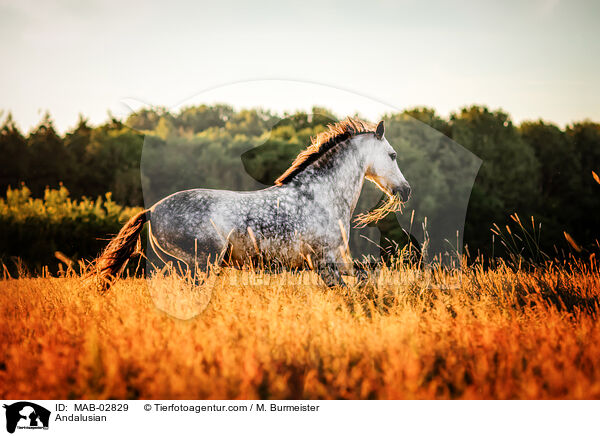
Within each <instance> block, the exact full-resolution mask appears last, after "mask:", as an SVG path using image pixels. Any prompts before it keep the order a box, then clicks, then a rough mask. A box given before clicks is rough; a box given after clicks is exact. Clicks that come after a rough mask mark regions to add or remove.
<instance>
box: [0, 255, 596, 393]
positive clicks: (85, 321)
mask: <svg viewBox="0 0 600 436" xmlns="http://www.w3.org/2000/svg"><path fill="white" fill-rule="evenodd" d="M307 277H308V278H309V279H308V280H307ZM311 277H313V276H312V273H311V272H304V273H301V274H291V273H284V274H280V275H268V276H267V275H264V274H263V275H261V274H258V275H256V274H254V273H252V272H248V271H245V272H243V271H242V272H240V271H229V270H225V271H224V272H223V273H222V274H221V275H220V276H219V277H218V279H215V282H214V290H213V293H212V299H211V301H210V303H209V304H208V307H207V308H206V310H205V311H204V312H203V313H202V314H201V315H199V316H197V317H195V318H193V319H190V320H187V321H182V320H179V319H176V318H174V317H172V316H170V315H168V314H166V313H164V312H162V311H160V310H158V309H157V308H156V305H155V302H154V301H153V300H152V298H151V294H150V291H149V290H148V287H147V286H146V281H145V280H142V279H131V278H129V279H123V280H119V281H117V283H116V284H115V286H114V287H113V288H112V289H111V290H110V292H109V293H107V294H105V295H101V294H99V293H97V292H95V291H93V290H92V289H91V288H90V287H87V286H86V285H84V284H83V283H82V281H81V280H80V278H79V277H77V276H71V277H65V278H21V279H12V280H3V281H0V313H1V319H0V325H1V328H0V342H1V344H2V346H1V348H0V397H3V398H40V399H43V398H71V399H75V398H85V399H91V398H99V399H107V398H115V399H124V398H173V399H174V398H187V399H203V398H217V399H222V398H246V399H247V398H263V399H276V398H310V399H319V398H399V399H403V398H406V399H421V398H465V399H466V398H472V399H476V398H479V399H481V398H499V399H508V398H600V325H599V323H598V310H599V301H600V277H599V274H598V270H597V269H596V267H595V264H594V263H590V264H583V263H573V264H571V265H570V266H569V265H567V266H560V267H558V266H548V265H547V266H546V267H545V268H543V269H536V270H533V271H527V272H525V271H515V270H514V269H513V268H508V267H506V266H503V265H500V266H497V267H496V268H495V269H493V270H488V271H484V270H483V269H482V268H478V267H474V268H471V269H467V270H465V271H464V272H463V275H462V281H461V282H457V281H456V279H455V278H452V277H447V276H445V275H444V273H443V272H440V271H438V272H437V274H430V275H428V274H424V273H423V271H418V270H415V269H410V268H407V267H402V266H401V265H400V266H397V267H395V268H394V269H392V270H389V269H384V270H383V271H382V272H381V274H380V276H379V282H378V284H377V286H371V287H369V288H367V289H366V290H364V291H362V292H360V293H359V292H357V291H356V290H355V289H354V288H352V287H351V289H350V292H348V293H346V292H344V291H341V290H327V289H324V288H323V287H321V286H320V285H319V284H318V283H317V282H316V281H315V280H312V279H311ZM164 280H167V279H164ZM170 280H173V279H170ZM444 281H446V282H447V283H445V285H444V286H440V285H439V284H440V283H441V282H444ZM311 283H312V284H311ZM448 285H449V286H448ZM456 285H458V286H456ZM166 287H167V288H169V289H174V288H173V287H172V286H171V285H169V284H167V286H166ZM182 301H185V299H184V300H182ZM183 305H185V303H183Z"/></svg>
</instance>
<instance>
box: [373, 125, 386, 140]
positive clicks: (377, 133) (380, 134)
mask: <svg viewBox="0 0 600 436" xmlns="http://www.w3.org/2000/svg"><path fill="white" fill-rule="evenodd" d="M384 133H385V128H384V127H383V121H380V122H379V124H377V129H375V136H377V139H381V138H383V134H384Z"/></svg>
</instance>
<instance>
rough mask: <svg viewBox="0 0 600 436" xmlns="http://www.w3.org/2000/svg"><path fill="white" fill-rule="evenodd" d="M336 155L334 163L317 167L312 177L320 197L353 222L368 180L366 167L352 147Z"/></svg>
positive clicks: (318, 197) (346, 219) (317, 194)
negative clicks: (359, 199) (352, 219)
mask: <svg viewBox="0 0 600 436" xmlns="http://www.w3.org/2000/svg"><path fill="white" fill-rule="evenodd" d="M339 153H340V155H339V156H334V157H333V159H336V162H334V163H333V165H331V166H330V165H324V166H323V167H321V168H315V169H314V170H313V171H312V174H311V177H310V178H311V180H310V181H307V182H308V183H309V184H310V186H311V188H312V189H314V192H315V194H316V200H317V201H322V202H325V203H326V204H327V206H328V207H329V208H330V209H332V210H334V211H335V212H336V215H338V216H339V219H341V220H343V221H349V220H350V218H351V217H352V214H353V213H354V209H355V207H356V204H357V202H358V198H359V197H360V192H361V190H362V186H363V183H364V179H365V168H364V165H363V162H362V158H361V156H360V155H359V154H358V153H357V151H356V149H355V148H354V147H352V146H350V147H348V148H346V149H344V150H343V151H340V152H339Z"/></svg>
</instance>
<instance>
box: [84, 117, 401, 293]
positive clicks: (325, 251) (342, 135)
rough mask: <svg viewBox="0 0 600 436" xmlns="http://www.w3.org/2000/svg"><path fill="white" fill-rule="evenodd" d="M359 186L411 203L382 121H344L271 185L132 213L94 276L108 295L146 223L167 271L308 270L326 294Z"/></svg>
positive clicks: (200, 193)
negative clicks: (271, 266) (173, 267)
mask: <svg viewBox="0 0 600 436" xmlns="http://www.w3.org/2000/svg"><path fill="white" fill-rule="evenodd" d="M365 178H366V179H368V180H370V181H372V182H374V183H375V184H376V185H377V186H378V187H379V188H380V189H381V190H382V191H384V192H385V193H386V194H388V196H390V197H394V198H397V199H398V200H399V201H402V202H403V201H406V200H407V199H408V197H409V195H410V186H409V184H408V182H407V181H406V179H405V178H404V176H403V175H402V172H401V171H400V169H399V168H398V163H397V161H396V153H395V152H394V149H393V148H392V147H391V146H390V144H389V143H388V141H387V140H386V139H385V137H384V125H383V121H382V122H380V123H379V124H378V125H377V126H375V125H372V124H370V123H367V122H364V121H361V120H359V119H356V118H346V119H345V120H343V121H341V122H338V123H335V124H333V125H330V126H328V130H326V131H325V132H322V133H320V134H319V135H317V136H316V138H314V139H313V140H312V144H311V145H310V146H309V147H308V148H307V149H306V150H304V151H303V152H301V153H300V154H299V155H298V156H297V158H296V160H295V161H294V162H293V163H292V165H291V167H290V168H289V169H288V170H287V171H286V172H285V173H284V174H283V175H282V176H281V177H279V179H277V181H276V182H275V186H272V187H269V188H266V189H262V190H258V191H247V192H239V191H224V190H212V189H190V190H186V191H181V192H176V193H174V194H172V195H170V196H168V197H166V198H164V199H162V200H160V201H159V202H157V203H156V204H154V205H153V206H152V207H151V208H149V209H147V210H145V211H143V212H141V213H139V214H137V215H136V216H134V217H133V218H131V220H130V221H129V222H128V223H127V224H126V225H125V226H124V227H123V228H122V229H121V231H120V232H119V234H118V235H117V236H116V237H115V238H114V239H113V240H112V241H111V242H110V243H109V245H108V246H107V247H106V249H105V250H104V252H103V253H102V255H101V256H100V257H99V258H98V259H97V261H96V264H95V265H96V272H97V273H99V274H100V276H101V277H104V278H105V279H106V280H105V282H106V283H109V284H108V285H107V286H110V280H111V279H112V278H114V277H115V276H116V275H118V274H119V273H120V272H121V270H122V269H123V268H124V265H125V264H126V263H127V260H128V259H129V257H130V256H131V255H132V254H133V252H134V249H135V246H136V244H137V241H138V238H139V235H140V232H141V230H142V228H143V226H144V223H145V222H146V221H150V227H149V240H150V244H151V246H152V248H153V250H154V251H155V252H156V254H157V255H158V257H159V258H161V260H163V261H164V262H168V261H169V260H175V262H178V263H179V264H180V265H181V264H183V265H185V267H188V268H199V269H200V270H202V271H205V270H206V267H207V265H208V264H209V263H211V262H217V263H218V264H224V263H226V264H227V265H230V266H234V267H240V266H242V265H244V264H248V263H249V262H256V261H257V260H258V259H260V261H261V263H263V264H264V262H267V263H268V262H271V261H276V262H277V263H278V264H281V265H285V266H287V267H291V268H301V267H303V266H305V265H306V264H307V263H308V264H309V266H310V267H313V268H315V269H316V270H317V271H318V272H319V274H320V276H321V277H322V279H323V281H324V282H325V284H326V285H327V286H330V287H331V286H336V285H341V286H343V285H344V281H343V279H342V276H341V271H340V265H345V264H346V262H345V260H344V259H343V256H344V250H343V247H344V245H345V244H347V240H348V237H349V232H350V222H351V220H352V215H353V213H354V209H355V207H356V204H357V202H358V198H359V196H360V193H361V190H362V186H363V183H364V180H365Z"/></svg>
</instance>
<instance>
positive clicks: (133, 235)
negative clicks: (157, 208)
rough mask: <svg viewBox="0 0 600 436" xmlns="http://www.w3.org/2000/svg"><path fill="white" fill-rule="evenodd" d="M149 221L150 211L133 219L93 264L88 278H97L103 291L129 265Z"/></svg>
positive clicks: (143, 212)
mask: <svg viewBox="0 0 600 436" xmlns="http://www.w3.org/2000/svg"><path fill="white" fill-rule="evenodd" d="M149 219H150V209H146V210H144V211H142V212H140V213H138V214H137V215H134V216H133V217H131V219H130V220H129V221H127V224H125V225H124V226H123V227H122V228H121V230H120V231H119V234H118V235H117V236H115V237H114V238H113V239H112V240H111V241H110V242H109V243H108V245H107V246H106V248H105V249H104V251H103V252H102V254H101V255H100V256H99V257H98V258H97V259H96V260H95V261H94V262H93V264H92V268H91V270H90V272H89V273H88V276H87V277H88V278H91V277H92V276H94V277H96V278H97V279H98V282H99V285H100V287H101V289H102V290H103V291H106V290H108V289H109V288H110V287H111V286H112V284H113V283H114V281H115V279H116V278H117V277H118V276H119V274H120V273H121V271H122V270H123V268H124V267H125V265H126V264H127V261H128V260H129V258H130V257H131V255H132V254H133V253H134V251H135V249H136V246H137V244H138V241H139V239H140V233H141V232H142V229H143V228H144V224H145V223H146V221H148V220H149Z"/></svg>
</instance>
